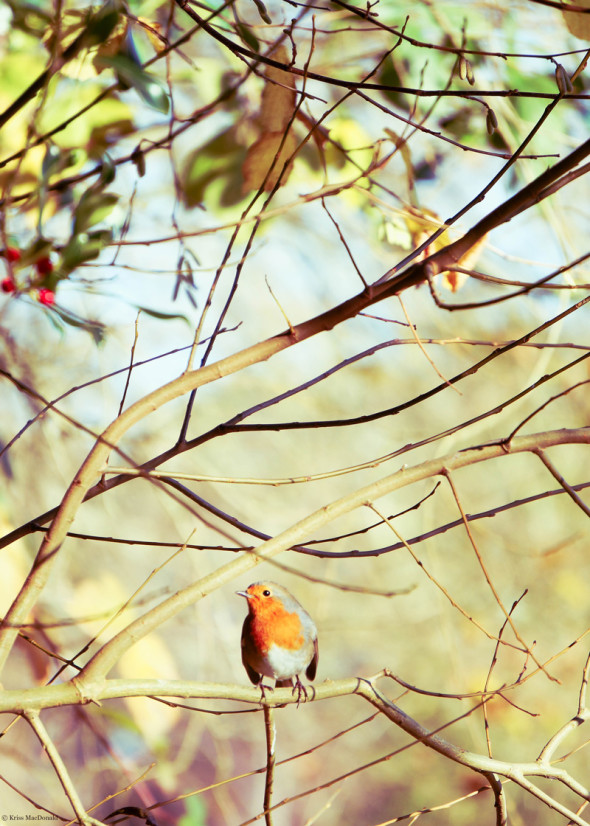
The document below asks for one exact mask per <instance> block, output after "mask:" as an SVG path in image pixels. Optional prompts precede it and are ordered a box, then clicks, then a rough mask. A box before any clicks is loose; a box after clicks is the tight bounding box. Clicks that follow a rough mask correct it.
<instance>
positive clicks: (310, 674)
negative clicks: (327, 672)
mask: <svg viewBox="0 0 590 826" xmlns="http://www.w3.org/2000/svg"><path fill="white" fill-rule="evenodd" d="M319 658H320V652H319V650H318V638H317V637H316V638H315V640H314V641H313V657H312V659H311V662H310V664H309V665H308V666H307V669H306V671H305V676H306V677H307V679H308V680H313V679H314V678H315V673H316V671H317V669H318V660H319Z"/></svg>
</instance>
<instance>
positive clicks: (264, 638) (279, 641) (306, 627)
mask: <svg viewBox="0 0 590 826" xmlns="http://www.w3.org/2000/svg"><path fill="white" fill-rule="evenodd" d="M237 593H238V594H239V596H241V597H245V598H246V599H247V600H248V616H247V617H246V619H245V620H244V625H243V628H242V662H243V663H244V668H245V669H246V672H247V673H248V677H249V678H250V680H251V682H253V683H254V685H259V686H260V690H261V692H262V699H264V692H265V690H266V689H267V688H269V686H265V685H263V683H262V680H263V678H264V677H273V678H274V679H275V680H276V685H277V686H278V687H279V688H282V687H284V686H288V685H292V686H293V694H295V692H297V705H299V703H300V701H301V697H302V696H303V697H305V699H307V690H306V688H305V686H304V685H303V683H302V682H301V677H300V675H301V674H302V673H303V672H304V671H305V675H306V677H307V678H308V680H313V679H314V677H315V675H316V670H317V666H318V656H319V655H318V632H317V629H316V627H315V623H314V621H313V620H312V618H311V617H310V616H309V614H308V613H307V611H305V610H304V609H303V608H302V607H301V605H300V604H299V603H298V602H297V600H296V599H295V597H294V596H293V595H292V594H290V593H289V591H287V589H286V588H283V587H282V586H281V585H277V583H276V582H253V583H252V585H249V586H248V588H246V590H245V591H237Z"/></svg>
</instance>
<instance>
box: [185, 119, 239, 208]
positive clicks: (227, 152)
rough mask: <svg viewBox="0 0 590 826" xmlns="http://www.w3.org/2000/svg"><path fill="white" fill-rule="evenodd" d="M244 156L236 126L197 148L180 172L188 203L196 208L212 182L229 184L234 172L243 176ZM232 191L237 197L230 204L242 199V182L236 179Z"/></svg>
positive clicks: (229, 201)
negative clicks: (236, 134) (235, 130)
mask: <svg viewBox="0 0 590 826" xmlns="http://www.w3.org/2000/svg"><path fill="white" fill-rule="evenodd" d="M244 155H245V153H244V149H243V147H242V146H241V145H240V144H239V143H238V142H237V141H236V138H235V132H234V129H233V127H230V128H229V129H226V130H225V132H220V133H219V135H216V136H215V137H214V138H213V139H212V140H210V141H209V143H207V144H205V146H199V147H198V148H197V149H194V150H193V151H192V152H191V153H190V154H189V155H188V157H187V158H186V160H185V162H184V165H183V169H182V173H181V175H180V185H181V187H182V194H183V196H184V201H185V203H186V205H187V206H189V207H194V206H197V205H198V204H200V203H201V202H202V201H203V199H204V197H205V192H206V190H207V188H208V187H209V186H210V185H211V184H212V183H214V182H221V184H224V183H226V182H227V181H228V179H229V178H230V177H231V176H232V175H233V173H234V172H235V171H237V172H239V173H240V175H241V165H242V161H243V159H244ZM233 192H234V195H235V200H234V201H231V199H228V201H227V203H228V204H229V203H237V201H239V200H241V198H242V194H241V183H240V181H237V183H236V186H235V187H234V189H233Z"/></svg>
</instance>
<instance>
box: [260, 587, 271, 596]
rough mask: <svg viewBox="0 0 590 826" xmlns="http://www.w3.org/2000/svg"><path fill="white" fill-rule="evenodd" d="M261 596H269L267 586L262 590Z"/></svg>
mask: <svg viewBox="0 0 590 826" xmlns="http://www.w3.org/2000/svg"><path fill="white" fill-rule="evenodd" d="M262 596H263V597H269V596H270V591H269V590H268V588H267V589H266V591H263V592H262Z"/></svg>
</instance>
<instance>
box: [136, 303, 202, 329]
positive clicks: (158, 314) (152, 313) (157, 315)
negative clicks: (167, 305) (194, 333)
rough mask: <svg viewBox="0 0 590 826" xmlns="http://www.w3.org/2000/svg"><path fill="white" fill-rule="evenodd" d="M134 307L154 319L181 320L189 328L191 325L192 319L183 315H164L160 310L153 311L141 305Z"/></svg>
mask: <svg viewBox="0 0 590 826" xmlns="http://www.w3.org/2000/svg"><path fill="white" fill-rule="evenodd" d="M134 307H137V309H138V310H141V312H142V313H145V314H146V315H149V316H152V318H159V319H160V320H161V321H169V320H170V319H179V320H180V321H185V322H186V323H187V324H188V325H189V326H190V324H191V322H190V319H189V318H187V316H185V315H182V313H163V312H161V311H160V310H152V309H150V308H149V307H142V306H141V305H140V304H134Z"/></svg>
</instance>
